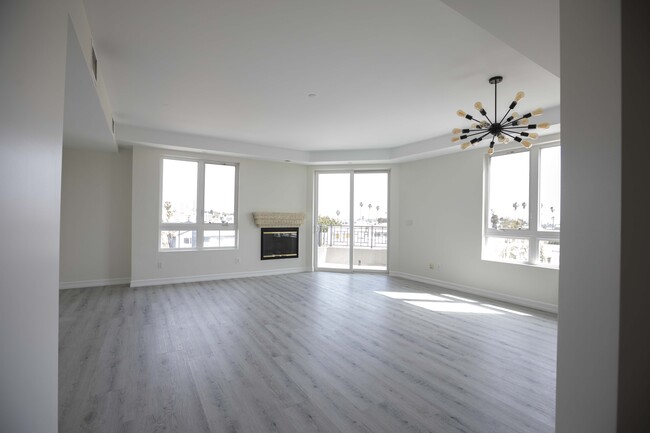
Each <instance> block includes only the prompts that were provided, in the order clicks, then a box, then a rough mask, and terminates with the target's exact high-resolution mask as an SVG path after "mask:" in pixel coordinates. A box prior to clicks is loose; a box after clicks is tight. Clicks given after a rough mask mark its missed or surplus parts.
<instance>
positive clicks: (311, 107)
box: [85, 0, 560, 152]
mask: <svg viewBox="0 0 650 433" xmlns="http://www.w3.org/2000/svg"><path fill="white" fill-rule="evenodd" d="M490 1H491V2H494V3H498V5H499V7H500V9H501V11H502V13H501V14H492V15H490V14H487V18H486V21H485V25H484V26H483V27H481V26H479V25H477V24H476V23H477V22H478V23H480V22H481V21H480V19H479V18H480V16H478V17H477V16H476V15H475V14H474V15H472V14H467V15H468V16H470V18H466V17H465V16H463V15H461V14H460V13H459V12H458V11H457V10H460V11H463V10H464V9H463V8H465V7H466V3H467V2H466V1H465V0H446V3H448V4H449V5H451V6H452V7H453V8H452V7H450V6H448V4H446V3H443V2H441V1H438V0H328V1H317V0H273V1H270V0H218V1H217V0H185V1H177V0H111V1H102V0H85V4H86V12H87V15H88V20H89V22H90V27H91V30H92V33H93V39H94V45H95V49H96V51H97V53H98V56H99V58H100V64H101V65H102V68H103V69H102V73H103V76H104V78H105V82H106V87H107V89H108V95H109V98H110V102H111V105H112V107H113V109H114V117H115V120H116V122H117V123H118V125H119V128H121V127H125V130H127V129H128V128H141V130H147V131H168V132H171V133H174V134H191V135H193V136H201V137H213V138H215V139H219V140H220V142H224V141H228V142H231V143H239V142H241V143H246V144H249V145H257V146H259V145H262V146H271V147H272V148H273V149H276V148H280V149H286V150H287V151H303V152H319V151H335V150H336V151H350V150H370V149H388V148H398V147H400V146H401V147H404V146H405V145H409V144H410V143H415V142H421V141H423V140H427V139H431V138H432V137H440V136H448V134H449V131H450V129H451V128H454V127H457V126H462V125H463V124H464V123H463V121H462V119H459V118H458V117H457V116H456V115H455V111H456V110H457V109H458V108H463V109H465V110H467V111H469V110H472V105H473V103H474V102H475V101H476V100H479V99H480V100H482V101H483V102H484V103H486V105H487V106H488V107H492V104H493V97H494V94H493V88H492V86H490V85H489V84H488V82H487V80H488V78H489V77H490V76H492V75H497V74H499V75H503V76H504V77H505V80H504V82H503V83H502V84H501V85H500V86H499V95H500V98H499V99H500V103H499V109H503V107H505V106H506V105H507V104H508V103H509V101H510V99H511V98H512V95H514V93H515V92H516V91H518V90H524V91H525V92H526V94H527V98H526V99H524V100H523V101H522V103H521V105H522V109H525V108H529V109H533V108H536V107H537V106H541V107H544V108H550V107H556V106H558V105H559V104H560V80H559V78H558V77H557V76H556V75H555V74H554V73H553V72H556V66H557V65H558V64H559V61H558V59H559V51H558V50H557V47H556V46H555V39H554V38H553V37H550V38H549V43H550V45H549V46H548V47H545V46H544V45H543V44H542V45H540V44H539V43H533V42H531V44H530V45H531V49H530V53H527V55H528V57H527V56H526V55H524V54H522V51H524V48H525V47H524V46H523V45H524V44H523V42H525V41H527V40H531V39H532V40H535V41H536V40H537V39H538V37H537V36H538V35H539V34H540V32H542V33H543V32H550V33H554V32H556V30H555V29H557V28H558V27H559V23H558V22H548V23H544V22H539V20H538V18H539V17H537V19H536V17H535V16H526V15H525V13H524V12H525V10H526V8H525V6H526V5H530V4H538V3H540V2H541V3H544V2H545V1H546V0H519V1H517V2H515V1H514V0H490ZM508 2H510V3H512V4H513V5H518V6H514V7H513V8H512V10H514V11H515V13H516V15H522V16H525V18H526V20H527V21H526V25H525V26H522V25H517V26H513V25H512V23H511V20H512V19H513V18H516V19H518V18H520V17H519V16H516V15H515V16H508V11H509V10H510V9H509V8H507V6H508ZM548 3H549V4H557V1H556V0H551V1H550V2H548ZM522 4H523V6H524V7H523V8H522ZM483 7H484V6H483ZM543 18H544V20H551V21H552V20H553V14H552V13H551V14H550V15H548V16H544V17H543ZM502 24H503V25H504V26H507V27H505V28H507V29H510V31H511V32H512V33H509V34H510V35H511V37H512V40H513V41H516V43H514V44H510V45H508V44H506V43H504V42H503V41H502V40H500V39H497V36H499V37H501V36H502V35H503V34H504V33H505V34H508V33H507V32H506V31H504V30H503V29H501V30H500V29H499V26H500V25H502ZM495 35H496V36H495ZM531 35H532V36H534V38H531ZM557 40H558V41H559V33H558V35H557ZM511 45H512V46H511ZM513 46H514V48H513ZM517 50H519V51H517ZM529 57H530V58H529ZM531 58H533V59H535V61H533V60H531ZM540 64H541V65H543V66H544V67H542V66H540ZM312 93H313V94H316V96H315V97H308V95H309V94H312ZM490 111H492V109H491V108H490ZM118 138H119V134H118Z"/></svg>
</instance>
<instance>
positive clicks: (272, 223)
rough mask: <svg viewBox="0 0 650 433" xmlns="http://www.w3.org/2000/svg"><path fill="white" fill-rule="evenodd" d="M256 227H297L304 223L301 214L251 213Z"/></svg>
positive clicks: (302, 214)
mask: <svg viewBox="0 0 650 433" xmlns="http://www.w3.org/2000/svg"><path fill="white" fill-rule="evenodd" d="M253 219H254V220H255V225H256V226H257V227H299V226H301V225H302V224H303V223H304V222H305V214H304V213H301V212H253Z"/></svg>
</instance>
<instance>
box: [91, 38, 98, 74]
mask: <svg viewBox="0 0 650 433" xmlns="http://www.w3.org/2000/svg"><path fill="white" fill-rule="evenodd" d="M90 49H91V54H92V67H93V77H94V78H95V81H97V54H95V47H94V46H92V45H91V46H90Z"/></svg>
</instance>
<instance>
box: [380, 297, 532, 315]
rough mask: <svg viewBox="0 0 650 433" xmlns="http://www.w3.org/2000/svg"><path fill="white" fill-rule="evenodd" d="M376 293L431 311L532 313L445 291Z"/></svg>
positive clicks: (498, 313)
mask: <svg viewBox="0 0 650 433" xmlns="http://www.w3.org/2000/svg"><path fill="white" fill-rule="evenodd" d="M375 293H377V294H379V295H382V296H386V297H387V298H391V299H397V300H400V301H404V302H405V303H407V304H411V305H415V306H416V307H420V308H425V309H427V310H430V311H437V312H444V313H478V314H497V315H500V314H504V313H511V314H516V315H518V316H530V314H527V313H522V312H521V311H516V310H512V309H510V308H504V307H499V306H497V305H492V304H481V303H479V302H478V301H475V300H473V299H467V298H462V297H460V296H456V295H450V294H448V293H443V294H442V295H440V296H438V295H432V294H431V293H425V292H382V291H375Z"/></svg>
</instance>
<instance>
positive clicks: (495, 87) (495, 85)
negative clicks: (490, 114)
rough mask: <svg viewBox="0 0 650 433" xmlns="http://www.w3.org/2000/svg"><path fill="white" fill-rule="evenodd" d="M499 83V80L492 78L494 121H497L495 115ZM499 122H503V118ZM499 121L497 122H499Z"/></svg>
mask: <svg viewBox="0 0 650 433" xmlns="http://www.w3.org/2000/svg"><path fill="white" fill-rule="evenodd" d="M498 84H499V80H494V121H495V122H496V121H497V118H498V117H499V116H498V115H497V85H498ZM501 122H503V119H501ZM501 122H499V123H501Z"/></svg>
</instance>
